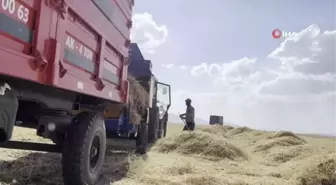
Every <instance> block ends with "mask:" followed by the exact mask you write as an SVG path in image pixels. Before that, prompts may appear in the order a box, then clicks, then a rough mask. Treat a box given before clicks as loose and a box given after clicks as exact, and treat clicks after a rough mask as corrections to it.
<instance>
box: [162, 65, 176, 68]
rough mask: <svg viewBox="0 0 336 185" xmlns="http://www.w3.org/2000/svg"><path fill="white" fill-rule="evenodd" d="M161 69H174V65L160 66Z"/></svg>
mask: <svg viewBox="0 0 336 185" xmlns="http://www.w3.org/2000/svg"><path fill="white" fill-rule="evenodd" d="M161 67H163V68H167V69H171V68H173V67H174V64H162V65H161Z"/></svg>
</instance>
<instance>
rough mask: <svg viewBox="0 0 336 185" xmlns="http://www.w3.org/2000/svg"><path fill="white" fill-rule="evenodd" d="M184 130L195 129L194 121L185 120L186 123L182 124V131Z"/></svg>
mask: <svg viewBox="0 0 336 185" xmlns="http://www.w3.org/2000/svg"><path fill="white" fill-rule="evenodd" d="M185 130H189V131H193V130H195V123H194V122H187V123H186V125H184V127H183V131H185Z"/></svg>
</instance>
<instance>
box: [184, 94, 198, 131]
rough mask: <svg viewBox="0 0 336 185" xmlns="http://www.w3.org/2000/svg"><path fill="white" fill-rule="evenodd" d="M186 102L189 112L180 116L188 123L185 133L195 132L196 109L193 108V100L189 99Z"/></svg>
mask: <svg viewBox="0 0 336 185" xmlns="http://www.w3.org/2000/svg"><path fill="white" fill-rule="evenodd" d="M185 102H186V105H187V111H186V113H184V114H181V115H180V118H181V119H183V120H185V122H186V125H184V128H183V131H185V130H189V131H193V130H194V129H195V109H194V107H193V106H191V100H190V99H189V98H188V99H186V100H185Z"/></svg>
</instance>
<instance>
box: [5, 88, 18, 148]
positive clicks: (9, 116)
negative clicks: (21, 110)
mask: <svg viewBox="0 0 336 185" xmlns="http://www.w3.org/2000/svg"><path fill="white" fill-rule="evenodd" d="M18 107H19V102H18V99H17V97H16V95H15V93H14V92H13V91H12V90H11V87H10V86H9V85H8V84H7V83H3V82H0V143H3V142H6V141H8V140H10V139H11V138H12V134H13V128H14V124H15V120H16V113H17V110H18Z"/></svg>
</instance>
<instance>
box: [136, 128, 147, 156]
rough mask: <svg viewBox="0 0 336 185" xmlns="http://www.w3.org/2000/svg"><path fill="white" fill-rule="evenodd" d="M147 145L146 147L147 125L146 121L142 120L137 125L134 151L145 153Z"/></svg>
mask: <svg viewBox="0 0 336 185" xmlns="http://www.w3.org/2000/svg"><path fill="white" fill-rule="evenodd" d="M147 147H148V125H147V123H146V122H142V123H140V124H139V125H138V133H137V137H136V149H135V153H137V154H141V155H144V154H146V153H147Z"/></svg>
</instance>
